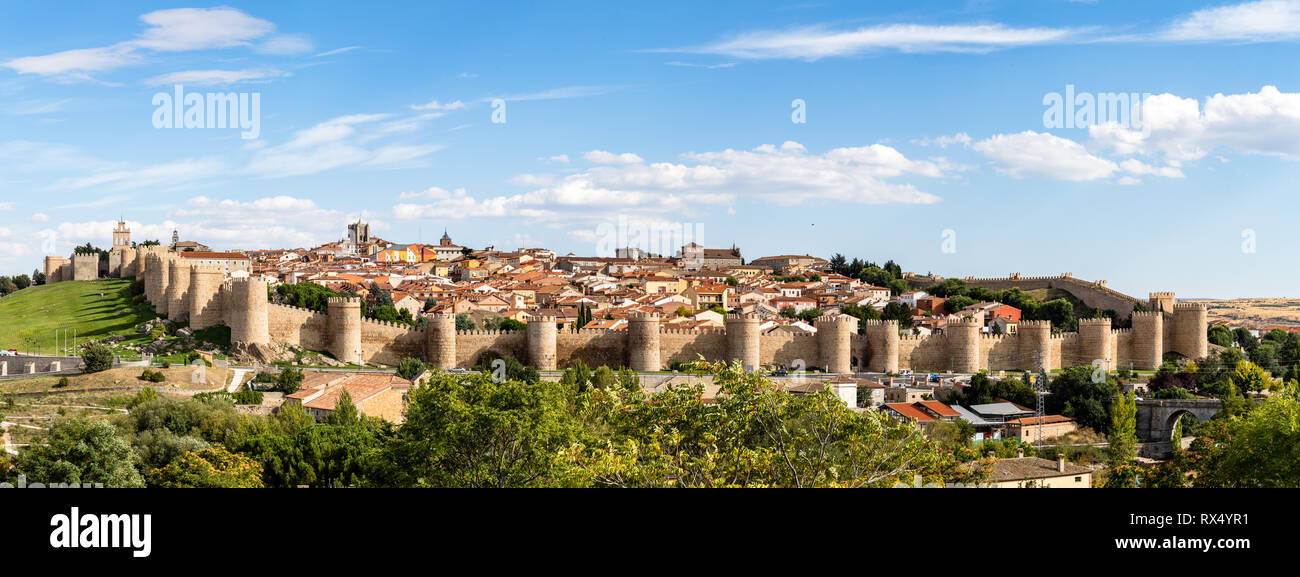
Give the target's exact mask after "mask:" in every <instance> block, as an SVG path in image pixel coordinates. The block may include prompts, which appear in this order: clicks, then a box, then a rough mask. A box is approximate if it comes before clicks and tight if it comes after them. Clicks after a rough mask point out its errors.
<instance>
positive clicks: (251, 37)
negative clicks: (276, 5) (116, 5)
mask: <svg viewBox="0 0 1300 577" xmlns="http://www.w3.org/2000/svg"><path fill="white" fill-rule="evenodd" d="M140 20H141V21H142V22H143V23H144V24H145V25H146V28H145V29H144V30H143V31H142V32H141V33H140V34H139V35H138V36H137V37H136V38H135V39H133V40H128V41H124V42H119V43H116V44H113V45H110V46H104V47H98V48H80V49H74V50H64V51H62V52H55V53H53V54H46V55H41V56H24V57H20V58H14V59H12V60H9V61H6V62H4V63H3V64H0V65H3V66H5V67H7V68H10V69H12V70H14V71H16V72H18V73H20V74H37V75H40V76H48V77H54V78H56V79H59V80H63V81H81V80H92V77H91V75H92V74H95V73H101V72H107V71H110V70H114V69H116V68H120V67H123V66H128V65H132V64H136V63H139V62H140V61H142V60H143V56H142V54H141V51H142V50H143V51H153V52H188V51H196V50H217V49H225V48H233V47H238V46H249V45H252V43H253V42H254V41H256V40H258V39H262V38H266V37H268V36H269V35H271V34H272V33H274V32H275V25H274V24H272V23H271V22H268V21H266V20H262V19H260V18H255V17H253V16H249V15H248V14H245V13H244V12H241V11H239V10H236V9H234V8H227V7H218V8H175V9H169V10H158V11H154V12H149V13H147V14H144V15H142V16H141V17H140ZM260 48H261V49H263V50H266V51H270V52H273V53H286V52H294V51H304V50H310V44H309V42H307V41H306V40H305V39H304V38H302V37H296V36H275V37H271V38H270V39H269V40H267V41H266V42H265V43H264V44H263V45H261V47H260Z"/></svg>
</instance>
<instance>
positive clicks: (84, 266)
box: [72, 254, 99, 280]
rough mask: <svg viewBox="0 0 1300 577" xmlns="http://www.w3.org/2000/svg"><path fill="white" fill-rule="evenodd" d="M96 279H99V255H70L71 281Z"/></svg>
mask: <svg viewBox="0 0 1300 577" xmlns="http://www.w3.org/2000/svg"><path fill="white" fill-rule="evenodd" d="M97 279H99V255H98V254H74V255H72V280H97Z"/></svg>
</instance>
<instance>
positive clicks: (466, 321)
mask: <svg viewBox="0 0 1300 577" xmlns="http://www.w3.org/2000/svg"><path fill="white" fill-rule="evenodd" d="M476 329H478V325H476V324H474V319H473V318H470V316H469V314H468V313H460V314H458V315H456V330H458V331H472V330H476Z"/></svg>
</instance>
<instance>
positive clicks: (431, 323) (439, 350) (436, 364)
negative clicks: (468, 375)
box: [424, 313, 456, 371]
mask: <svg viewBox="0 0 1300 577" xmlns="http://www.w3.org/2000/svg"><path fill="white" fill-rule="evenodd" d="M428 319H429V320H428V327H427V328H426V329H425V334H424V338H425V355H426V356H427V357H428V361H429V367H430V368H434V369H441V370H444V371H445V370H448V369H452V368H455V366H456V315H452V314H446V313H433V314H431V315H429V316H428Z"/></svg>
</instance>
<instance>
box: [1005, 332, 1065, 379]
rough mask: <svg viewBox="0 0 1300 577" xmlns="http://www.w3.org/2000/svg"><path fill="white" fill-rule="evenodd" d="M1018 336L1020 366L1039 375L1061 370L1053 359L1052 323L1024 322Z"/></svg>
mask: <svg viewBox="0 0 1300 577" xmlns="http://www.w3.org/2000/svg"><path fill="white" fill-rule="evenodd" d="M1016 334H1017V335H1019V336H1018V337H1017V338H1018V340H1019V343H1018V345H1017V346H1018V349H1017V351H1016V352H1017V354H1019V355H1020V362H1019V363H1018V364H1019V365H1020V367H1021V368H1022V369H1024V370H1026V371H1033V372H1035V373H1037V372H1040V371H1051V370H1054V369H1057V368H1060V367H1057V366H1056V362H1055V359H1053V358H1052V350H1051V346H1052V321H1024V320H1022V321H1020V324H1019V327H1018V328H1017V332H1016Z"/></svg>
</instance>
